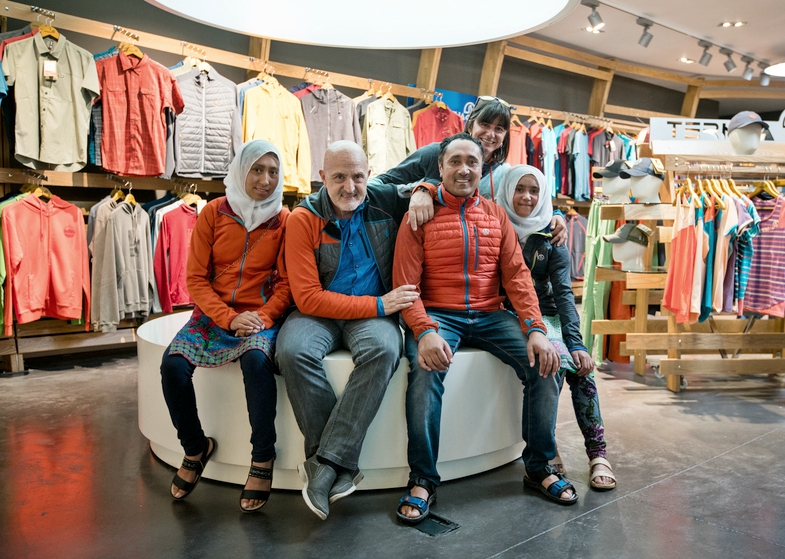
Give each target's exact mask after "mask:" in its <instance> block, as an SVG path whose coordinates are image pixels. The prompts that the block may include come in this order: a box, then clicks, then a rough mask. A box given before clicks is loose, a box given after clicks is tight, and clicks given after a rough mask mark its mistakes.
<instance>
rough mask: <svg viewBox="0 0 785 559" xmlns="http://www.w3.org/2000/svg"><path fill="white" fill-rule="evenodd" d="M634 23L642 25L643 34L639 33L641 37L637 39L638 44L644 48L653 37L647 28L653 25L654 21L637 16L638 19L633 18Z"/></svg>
mask: <svg viewBox="0 0 785 559" xmlns="http://www.w3.org/2000/svg"><path fill="white" fill-rule="evenodd" d="M635 23H637V24H638V25H641V26H643V35H641V38H640V39H638V44H639V45H640V46H642V47H643V48H646V47H648V46H649V43H651V40H652V39H653V38H654V35H652V34H651V33H649V29H651V26H652V25H654V22H653V21H651V20H650V19H646V18H645V17H639V18H638V19H636V20H635Z"/></svg>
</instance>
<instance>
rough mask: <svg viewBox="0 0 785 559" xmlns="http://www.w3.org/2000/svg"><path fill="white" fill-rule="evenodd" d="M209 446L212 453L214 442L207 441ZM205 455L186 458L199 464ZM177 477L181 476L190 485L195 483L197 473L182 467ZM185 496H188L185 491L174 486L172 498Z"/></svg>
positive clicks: (200, 454) (201, 453)
mask: <svg viewBox="0 0 785 559" xmlns="http://www.w3.org/2000/svg"><path fill="white" fill-rule="evenodd" d="M207 445H208V446H207V452H208V453H209V452H210V451H212V450H213V441H212V440H211V439H207ZM203 454H204V452H200V453H199V454H196V455H194V456H188V455H187V454H186V455H185V457H186V458H188V460H193V461H194V462H198V461H199V460H201V459H202V455H203ZM177 475H178V476H180V477H181V478H183V479H184V480H185V481H187V482H188V483H193V481H194V480H195V479H196V472H195V471H193V470H186V469H185V468H183V467H182V466H180V469H179V470H177ZM185 494H186V492H185V491H183V490H182V489H180V488H179V487H177V486H176V485H174V484H172V497H174V498H175V499H179V498H180V497H182V496H183V495H185Z"/></svg>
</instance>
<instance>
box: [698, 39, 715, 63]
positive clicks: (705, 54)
mask: <svg viewBox="0 0 785 559" xmlns="http://www.w3.org/2000/svg"><path fill="white" fill-rule="evenodd" d="M698 46H699V47H701V48H702V49H703V54H702V55H701V58H700V60H699V61H698V64H700V65H701V66H708V65H709V62H711V56H712V55H711V53H710V52H709V49H710V48H711V47H713V46H714V45H712V44H711V43H710V42H708V41H703V40H700V41H698Z"/></svg>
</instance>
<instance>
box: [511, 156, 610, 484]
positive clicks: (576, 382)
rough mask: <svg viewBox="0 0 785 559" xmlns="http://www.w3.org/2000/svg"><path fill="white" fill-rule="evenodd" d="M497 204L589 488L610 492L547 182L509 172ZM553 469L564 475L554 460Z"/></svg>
mask: <svg viewBox="0 0 785 559" xmlns="http://www.w3.org/2000/svg"><path fill="white" fill-rule="evenodd" d="M496 202H497V203H498V204H499V205H500V206H502V207H503V208H504V209H505V210H506V212H507V215H508V216H509V218H510V221H511V222H512V226H513V228H514V229H515V232H516V233H517V235H518V242H519V243H520V245H521V250H522V251H523V259H524V261H525V262H526V265H527V266H528V267H529V269H530V270H531V276H532V282H533V283H534V288H535V290H536V291H537V297H538V299H539V301H540V312H541V313H542V318H543V322H545V325H546V326H547V327H548V339H550V340H551V343H553V345H554V346H555V347H556V349H557V350H558V351H559V353H560V354H561V356H562V370H563V374H562V376H561V379H562V380H564V379H565V378H566V380H567V384H569V386H570V391H571V393H572V403H573V408H574V410H575V417H576V419H577V420H578V425H579V427H580V429H581V432H582V433H583V437H584V442H585V446H586V454H587V455H588V457H589V469H590V472H591V473H590V477H591V486H592V487H593V488H595V489H598V490H601V491H603V490H610V489H613V488H614V487H616V481H615V480H616V478H615V477H614V475H613V472H612V470H611V465H610V463H609V462H608V460H607V459H606V457H605V456H606V451H605V432H604V427H603V422H602V416H601V415H600V401H599V397H598V395H597V386H596V384H595V383H594V360H593V359H592V358H591V356H590V355H589V353H588V351H587V350H586V346H584V344H583V339H582V338H581V332H580V318H579V316H578V311H577V310H576V308H575V298H574V297H573V294H572V278H571V274H570V251H569V249H568V248H567V247H566V246H554V245H553V244H551V242H550V239H551V234H550V221H551V216H552V214H553V206H552V202H551V196H550V190H549V189H548V188H547V186H546V182H545V177H544V176H543V174H542V172H541V171H540V170H539V169H536V168H534V167H530V166H528V165H517V166H515V167H512V168H511V169H509V170H508V171H507V173H506V174H505V176H504V178H503V180H502V181H501V184H500V185H499V189H498V190H497V191H496ZM551 464H552V465H553V466H555V467H556V469H558V470H559V472H560V473H562V474H564V468H563V464H562V461H561V458H560V457H559V456H558V454H557V456H556V458H555V459H554V460H552V461H551Z"/></svg>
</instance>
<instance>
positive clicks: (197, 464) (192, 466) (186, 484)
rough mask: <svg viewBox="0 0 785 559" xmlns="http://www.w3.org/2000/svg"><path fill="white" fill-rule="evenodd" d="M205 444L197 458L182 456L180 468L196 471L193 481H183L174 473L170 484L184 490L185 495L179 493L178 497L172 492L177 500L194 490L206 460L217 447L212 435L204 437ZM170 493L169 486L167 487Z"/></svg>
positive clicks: (208, 459) (200, 477)
mask: <svg viewBox="0 0 785 559" xmlns="http://www.w3.org/2000/svg"><path fill="white" fill-rule="evenodd" d="M206 441H207V444H206V445H205V449H204V450H203V451H202V457H201V458H200V459H199V460H189V459H188V458H183V465H182V468H183V469H185V470H188V471H189V472H196V479H194V480H193V481H185V480H184V479H183V478H181V477H180V476H179V475H177V474H174V479H173V480H172V485H174V486H175V487H177V488H178V489H182V490H183V491H185V495H181V496H180V497H175V496H174V493H172V498H173V499H176V500H177V501H181V500H183V499H185V498H186V497H187V496H188V495H190V494H191V491H193V490H194V488H195V487H196V484H197V483H199V480H200V479H202V473H203V472H204V468H205V467H206V466H207V462H209V461H210V458H211V457H212V456H213V454H214V453H215V449H216V448H218V443H217V442H215V439H213V438H212V437H207V438H206ZM210 441H212V442H213V449H212V450H210ZM169 491H170V493H171V491H172V490H171V488H170V489H169Z"/></svg>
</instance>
